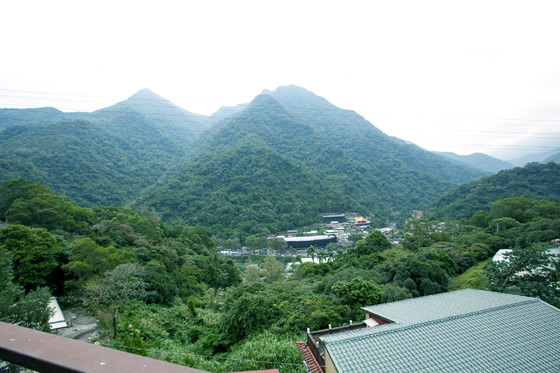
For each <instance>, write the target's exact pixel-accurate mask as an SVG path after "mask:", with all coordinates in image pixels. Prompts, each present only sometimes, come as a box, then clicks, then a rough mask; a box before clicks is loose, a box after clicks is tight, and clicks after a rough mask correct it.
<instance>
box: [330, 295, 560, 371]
mask: <svg viewBox="0 0 560 373" xmlns="http://www.w3.org/2000/svg"><path fill="white" fill-rule="evenodd" d="M475 295H478V297H476V296H475ZM477 298H478V299H477ZM461 299H463V301H462V302H461ZM447 301H449V302H447ZM381 306H385V307H381ZM399 306H403V309H407V310H408V311H409V312H414V313H416V315H410V316H408V317H406V315H405V314H404V313H403V311H400V310H397V308H399ZM413 306H416V307H417V308H416V309H415V308H414V307H413ZM429 306H431V307H435V308H436V309H434V310H431V311H430V312H428V314H427V315H422V313H423V312H425V310H426V309H427V308H429ZM366 308H368V309H372V308H373V309H375V308H381V309H382V311H384V313H385V314H391V315H393V316H398V318H399V319H400V320H401V322H397V323H391V324H385V325H380V326H376V327H372V328H364V329H360V330H356V331H352V332H347V333H340V334H338V335H331V336H328V337H327V336H325V337H324V338H322V341H323V342H324V343H325V347H326V349H327V351H328V352H329V355H330V357H331V358H332V360H333V363H334V364H335V366H336V368H337V370H338V372H372V371H375V372H395V371H398V372H418V371H423V372H432V371H439V372H457V371H460V372H469V371H473V372H504V371H508V372H512V371H518V372H535V371H555V372H558V371H560V310H558V309H557V308H554V307H552V306H550V305H548V304H546V303H544V302H542V301H540V300H538V299H533V298H528V297H521V296H512V295H509V294H500V293H492V292H485V291H471V290H470V289H469V291H457V292H452V293H444V294H440V295H436V296H429V297H423V298H416V299H410V300H407V301H401V302H394V303H391V304H387V305H379V306H374V307H366ZM383 308H384V309H383ZM414 310H416V311H414ZM375 311H378V310H375ZM375 313H376V314H377V312H375Z"/></svg>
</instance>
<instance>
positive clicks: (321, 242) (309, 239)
mask: <svg viewBox="0 0 560 373" xmlns="http://www.w3.org/2000/svg"><path fill="white" fill-rule="evenodd" d="M284 240H285V241H286V243H287V244H288V246H291V247H293V248H294V249H296V250H297V249H300V250H303V249H308V248H309V247H310V246H315V247H327V245H328V244H329V243H331V242H334V243H336V236H334V235H332V236H331V235H329V236H305V237H285V238H284Z"/></svg>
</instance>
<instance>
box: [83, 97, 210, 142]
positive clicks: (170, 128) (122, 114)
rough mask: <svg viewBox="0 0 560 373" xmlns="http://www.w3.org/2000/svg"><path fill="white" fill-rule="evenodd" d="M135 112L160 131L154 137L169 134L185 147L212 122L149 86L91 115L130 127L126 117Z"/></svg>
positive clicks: (112, 124)
mask: <svg viewBox="0 0 560 373" xmlns="http://www.w3.org/2000/svg"><path fill="white" fill-rule="evenodd" d="M132 113H134V114H140V115H141V116H142V117H143V118H144V120H145V121H147V122H150V123H151V124H152V125H153V126H154V127H155V128H156V129H157V130H158V131H159V133H154V137H156V138H157V137H166V138H167V139H170V140H171V141H174V142H175V143H176V144H177V145H179V146H181V147H183V148H185V149H189V148H190V146H191V144H192V143H193V142H194V141H195V140H196V139H197V138H198V137H199V136H200V135H201V134H202V133H203V132H204V131H205V130H206V129H208V128H209V127H211V126H212V124H213V120H212V119H210V118H209V117H206V116H204V115H199V114H194V113H191V112H189V111H187V110H185V109H183V108H181V107H179V106H177V105H175V104H174V103H172V102H170V101H168V100H166V99H164V98H163V97H161V96H158V95H157V94H155V93H154V92H152V91H150V90H149V89H143V90H141V91H138V92H137V93H135V94H134V95H132V96H131V97H130V98H129V99H128V100H125V101H122V102H119V103H117V104H115V105H113V106H110V107H108V108H105V109H101V110H97V111H95V112H93V113H91V118H88V119H90V120H92V121H95V122H100V123H104V124H106V125H108V126H110V127H111V129H112V130H114V131H119V130H124V131H129V127H128V126H129V125H130V123H129V121H127V120H126V118H127V117H128V116H130V115H131V114H132ZM123 122H126V123H123Z"/></svg>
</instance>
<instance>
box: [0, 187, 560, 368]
mask: <svg viewBox="0 0 560 373" xmlns="http://www.w3.org/2000/svg"><path fill="white" fill-rule="evenodd" d="M0 218H1V219H6V220H8V221H9V222H10V224H9V225H8V226H7V227H5V228H3V229H0V261H1V263H2V264H3V265H2V266H1V267H0V280H1V281H2V287H1V289H2V290H0V305H1V306H0V320H2V321H8V322H12V323H17V324H19V325H24V326H28V327H33V328H35V329H40V330H48V325H47V324H46V321H47V320H48V316H46V315H45V306H46V302H47V299H48V296H49V295H50V294H54V295H58V296H59V300H60V302H61V303H62V304H63V305H66V306H73V307H85V308H86V309H88V310H89V311H90V312H92V313H93V314H95V315H96V317H98V318H99V320H101V322H102V324H103V325H104V326H105V330H106V333H105V334H103V335H102V336H101V337H100V338H99V340H98V342H99V343H100V344H101V345H104V346H108V347H112V348H117V349H121V350H124V351H129V352H132V353H136V354H141V355H146V356H150V357H154V358H157V359H163V360H166V361H170V362H173V363H177V364H183V365H186V366H190V367H194V368H199V369H204V370H208V371H213V372H225V371H238V370H252V369H269V368H279V369H280V371H281V372H303V371H304V370H303V365H302V362H301V357H300V355H299V352H298V350H297V347H296V345H295V343H294V342H295V341H298V340H303V339H304V333H305V330H306V328H310V329H311V330H318V329H323V328H327V327H328V325H329V324H330V325H332V326H339V325H347V324H348V323H349V322H350V320H354V321H359V320H360V319H361V318H362V317H363V316H362V313H361V311H360V307H362V306H366V305H373V304H377V303H382V302H390V301H396V300H401V299H407V298H411V297H417V296H422V295H429V294H435V293H440V292H444V291H447V290H449V289H457V288H461V287H476V288H482V289H493V290H496V291H504V290H507V289H511V288H513V289H514V290H515V291H517V292H521V293H522V294H525V295H530V296H536V295H539V296H540V297H541V298H542V299H543V300H545V301H547V302H549V303H551V304H553V305H556V306H559V305H560V304H559V303H558V299H560V297H559V296H560V294H559V293H558V289H559V287H558V286H557V285H558V281H559V280H560V279H559V278H558V269H560V268H558V262H554V261H550V255H549V254H548V251H547V250H548V249H549V248H551V247H554V246H558V243H554V242H552V240H554V239H556V238H558V237H560V203H558V202H554V201H547V200H531V199H528V198H525V197H515V198H505V199H500V200H496V201H494V202H493V203H491V206H490V210H489V211H488V212H486V211H477V212H476V213H475V214H473V215H472V216H470V217H469V219H461V220H448V221H434V220H432V221H430V220H426V219H419V220H411V221H410V222H409V223H408V224H407V226H406V227H405V229H404V230H403V232H402V235H403V237H404V239H403V241H402V242H401V244H400V245H393V244H391V243H390V242H389V241H388V240H387V239H386V237H385V236H384V235H383V234H382V233H381V232H380V231H377V230H375V231H373V232H372V233H370V234H369V235H368V236H367V237H365V238H364V239H363V240H360V241H358V242H357V243H356V244H355V245H352V246H349V247H342V246H340V245H337V244H331V245H330V246H329V247H328V254H327V255H321V256H319V257H321V258H323V260H322V262H321V263H319V264H315V263H305V264H300V265H299V266H297V267H296V269H295V270H294V271H293V272H290V271H289V270H288V269H287V265H286V264H287V262H288V261H297V258H291V257H284V256H275V255H274V252H273V251H272V250H271V251H270V255H268V256H266V257H257V256H251V257H247V256H243V257H239V258H236V262H235V263H234V262H233V261H232V260H231V259H224V258H223V257H221V256H219V255H218V253H217V250H216V242H215V240H214V239H213V238H212V237H210V236H209V235H208V233H207V230H206V229H205V228H203V227H202V226H200V225H197V226H194V227H189V226H183V225H169V224H167V223H165V222H162V221H161V220H160V218H159V216H158V215H157V214H156V213H155V211H149V210H146V209H144V210H142V211H141V212H140V213H137V212H134V211H133V210H130V209H126V208H118V207H94V208H84V207H80V206H78V205H77V204H76V203H74V202H71V201H69V200H68V199H67V198H65V197H61V196H58V195H56V194H53V193H52V192H51V191H50V190H49V189H47V188H45V187H43V186H41V185H40V184H36V183H33V182H31V181H27V180H23V179H18V180H10V181H8V182H5V183H3V184H2V186H0ZM496 227H498V229H497V228H496ZM253 237H254V236H253ZM245 244H246V245H247V246H248V247H251V246H252V245H259V243H258V242H256V240H249V239H247V241H246V242H245ZM269 244H270V243H269ZM502 248H512V249H513V250H512V252H511V254H510V256H509V259H510V261H509V262H507V263H498V264H492V262H489V261H488V259H489V258H490V257H492V256H493V255H494V253H495V252H496V251H497V250H499V249H502ZM309 254H310V255H311V256H314V255H315V252H313V251H310V252H309ZM549 264H550V265H549ZM535 266H541V267H542V268H543V270H542V271H540V272H538V273H533V274H532V275H530V276H516V275H515V274H516V273H520V272H523V271H524V270H527V269H529V270H531V269H532V268H534V267H535ZM290 275H291V276H290ZM505 285H507V286H505ZM9 305H11V306H9Z"/></svg>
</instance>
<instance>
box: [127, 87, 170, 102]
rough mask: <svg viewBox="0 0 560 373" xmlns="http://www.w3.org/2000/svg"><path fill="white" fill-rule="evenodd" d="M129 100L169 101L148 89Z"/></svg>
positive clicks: (142, 90)
mask: <svg viewBox="0 0 560 373" xmlns="http://www.w3.org/2000/svg"><path fill="white" fill-rule="evenodd" d="M128 100H157V101H167V100H166V99H165V98H163V97H161V96H160V95H158V94H156V93H155V92H153V91H151V90H150V89H148V88H144V89H141V90H139V91H138V92H136V93H135V94H133V95H132V96H130V97H129V98H128Z"/></svg>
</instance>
